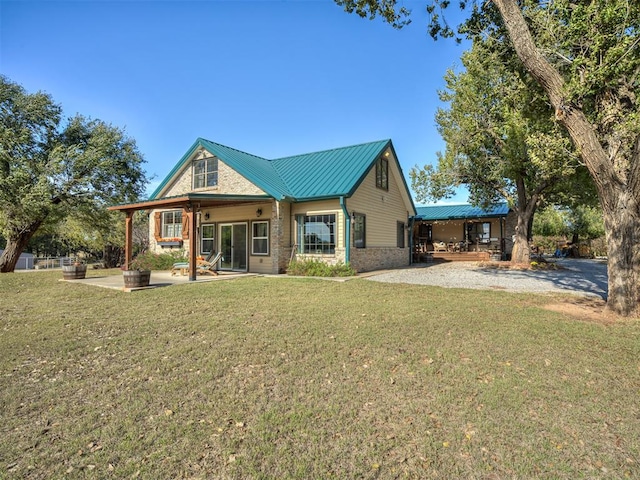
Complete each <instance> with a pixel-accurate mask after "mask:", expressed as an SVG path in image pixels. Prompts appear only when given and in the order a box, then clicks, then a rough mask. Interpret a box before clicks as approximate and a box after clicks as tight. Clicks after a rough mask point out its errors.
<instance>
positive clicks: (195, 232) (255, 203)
mask: <svg viewBox="0 0 640 480" xmlns="http://www.w3.org/2000/svg"><path fill="white" fill-rule="evenodd" d="M274 205H275V207H274ZM278 206H279V202H277V201H275V200H274V199H273V198H272V197H270V196H269V195H226V194H210V193H187V194H183V195H177V196H174V197H165V198H162V199H157V200H148V201H143V202H137V203H131V204H125V205H116V206H113V207H109V210H115V211H121V212H123V213H124V214H125V218H124V222H125V245H124V250H125V255H124V265H123V267H124V269H128V268H129V266H130V265H131V261H132V257H133V215H134V213H135V212H137V211H140V210H144V211H147V212H151V211H158V210H159V211H170V210H175V211H178V212H180V214H181V217H182V218H181V231H180V235H179V236H176V237H175V238H171V239H170V240H172V241H171V242H165V241H162V240H163V239H160V241H157V242H156V243H157V245H161V246H167V244H171V245H168V246H170V247H181V248H184V249H185V250H186V251H187V258H188V264H189V269H188V279H189V281H195V280H196V279H197V278H196V273H197V269H196V265H197V257H198V255H199V254H200V248H201V240H202V238H201V235H202V232H201V225H202V222H203V221H204V220H203V219H204V218H206V219H207V220H208V219H209V217H210V216H211V217H215V212H216V210H217V209H226V210H227V211H228V210H229V209H238V211H239V213H238V219H237V223H236V224H237V225H244V239H243V241H244V247H243V248H238V252H239V253H238V255H240V254H244V255H245V259H247V258H248V238H247V225H248V224H249V222H250V220H251V218H250V217H251V215H252V216H257V217H260V216H262V215H263V214H264V215H265V217H266V218H267V219H268V220H269V221H270V223H273V222H274V221H278V219H279V215H278V214H277V209H278ZM273 211H275V212H276V213H275V214H274V213H272V212H273ZM247 212H252V213H251V215H249V214H248V213H247ZM212 214H213V215H212ZM154 223H155V219H150V224H151V226H152V228H154V225H153V224H154ZM229 225H231V226H233V225H234V223H232V222H230V223H229ZM230 231H231V232H233V229H230ZM270 237H271V236H270ZM229 241H231V240H229ZM216 246H217V247H218V248H222V247H224V245H223V244H222V243H221V241H220V240H218V241H217V243H216V244H213V245H212V247H213V248H215V247H216ZM224 253H226V252H224ZM233 253H234V252H233V251H230V252H229V255H228V256H227V258H231V257H233ZM244 265H245V268H244V269H243V270H244V271H248V268H247V260H245V263H244ZM229 269H230V270H232V268H229Z"/></svg>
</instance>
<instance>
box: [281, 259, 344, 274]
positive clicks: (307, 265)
mask: <svg viewBox="0 0 640 480" xmlns="http://www.w3.org/2000/svg"><path fill="white" fill-rule="evenodd" d="M287 274H289V275H300V276H304V277H351V276H353V275H355V274H356V271H355V270H354V269H353V268H351V266H350V265H349V264H345V263H342V262H338V263H337V264H335V265H329V264H328V263H325V262H323V261H321V260H315V259H309V260H293V261H292V262H291V263H290V264H289V268H288V269H287Z"/></svg>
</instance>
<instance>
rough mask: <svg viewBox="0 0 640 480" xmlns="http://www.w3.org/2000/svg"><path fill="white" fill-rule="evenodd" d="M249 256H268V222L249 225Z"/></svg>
mask: <svg viewBox="0 0 640 480" xmlns="http://www.w3.org/2000/svg"><path fill="white" fill-rule="evenodd" d="M251 255H269V222H267V221H264V222H253V223H252V224H251Z"/></svg>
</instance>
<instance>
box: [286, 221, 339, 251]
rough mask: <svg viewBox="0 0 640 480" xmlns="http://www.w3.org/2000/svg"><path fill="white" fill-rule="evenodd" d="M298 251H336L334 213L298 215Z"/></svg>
mask: <svg viewBox="0 0 640 480" xmlns="http://www.w3.org/2000/svg"><path fill="white" fill-rule="evenodd" d="M296 218H297V221H298V252H299V253H318V254H332V253H335V252H336V215H335V214H334V213H330V214H325V215H298V216H297V217H296Z"/></svg>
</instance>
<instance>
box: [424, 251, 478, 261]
mask: <svg viewBox="0 0 640 480" xmlns="http://www.w3.org/2000/svg"><path fill="white" fill-rule="evenodd" d="M429 256H431V257H433V261H434V262H488V261H489V259H490V255H489V252H431V253H430V255H429ZM418 261H419V262H427V261H429V259H427V258H426V256H425V255H421V256H420V259H419V260H418Z"/></svg>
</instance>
